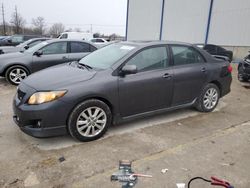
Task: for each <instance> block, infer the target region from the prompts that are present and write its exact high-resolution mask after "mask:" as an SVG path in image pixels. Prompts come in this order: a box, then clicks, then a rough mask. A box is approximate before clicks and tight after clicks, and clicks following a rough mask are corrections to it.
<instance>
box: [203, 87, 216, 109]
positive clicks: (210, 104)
mask: <svg viewBox="0 0 250 188" xmlns="http://www.w3.org/2000/svg"><path fill="white" fill-rule="evenodd" d="M218 98H219V96H218V91H217V90H216V89H215V88H210V89H208V90H207V91H206V93H205V95H204V98H203V104H204V106H205V108H207V109H209V110H210V109H212V108H214V107H215V106H216V104H217V102H218Z"/></svg>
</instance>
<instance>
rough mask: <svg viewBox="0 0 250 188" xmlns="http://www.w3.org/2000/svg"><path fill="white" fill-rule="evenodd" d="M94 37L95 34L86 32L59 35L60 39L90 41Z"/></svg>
mask: <svg viewBox="0 0 250 188" xmlns="http://www.w3.org/2000/svg"><path fill="white" fill-rule="evenodd" d="M93 37H94V35H93V33H86V32H64V33H61V34H60V35H59V37H58V38H59V39H75V40H87V41H88V40H90V39H92V38H93Z"/></svg>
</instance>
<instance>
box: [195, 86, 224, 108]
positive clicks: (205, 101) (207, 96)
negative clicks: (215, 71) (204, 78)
mask: <svg viewBox="0 0 250 188" xmlns="http://www.w3.org/2000/svg"><path fill="white" fill-rule="evenodd" d="M219 99H220V90H219V88H218V87H217V86H216V85H215V84H212V83H209V84H207V85H206V86H205V87H204V88H203V90H202V92H201V95H200V96H199V97H198V99H197V101H196V105H195V107H196V109H197V110H198V111H200V112H212V111H213V110H214V109H215V108H216V106H217V104H218V102H219Z"/></svg>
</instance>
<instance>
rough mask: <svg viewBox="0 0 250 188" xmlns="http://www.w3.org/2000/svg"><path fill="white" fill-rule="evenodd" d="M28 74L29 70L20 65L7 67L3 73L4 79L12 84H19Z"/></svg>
mask: <svg viewBox="0 0 250 188" xmlns="http://www.w3.org/2000/svg"><path fill="white" fill-rule="evenodd" d="M28 75H29V71H28V70H27V69H26V68H25V67H23V66H20V65H14V66H12V67H9V68H8V69H7V71H6V73H5V78H6V80H7V81H8V82H9V83H11V84H12V85H19V84H20V82H21V81H22V80H23V79H25V78H26V77H27V76H28Z"/></svg>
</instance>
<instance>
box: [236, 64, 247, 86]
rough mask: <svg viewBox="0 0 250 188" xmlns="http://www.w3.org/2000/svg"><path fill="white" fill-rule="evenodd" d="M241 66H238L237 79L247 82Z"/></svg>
mask: <svg viewBox="0 0 250 188" xmlns="http://www.w3.org/2000/svg"><path fill="white" fill-rule="evenodd" d="M243 72H244V71H243V68H242V65H241V66H240V67H239V68H238V80H239V81H240V82H247V81H248V78H247V77H245V76H243V74H242V73H243Z"/></svg>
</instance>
